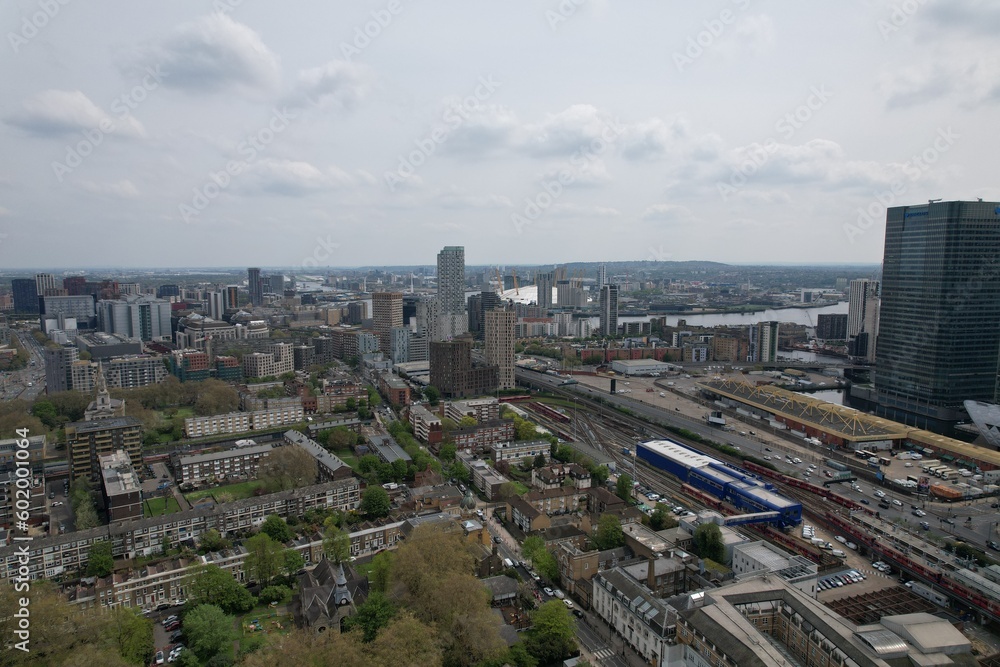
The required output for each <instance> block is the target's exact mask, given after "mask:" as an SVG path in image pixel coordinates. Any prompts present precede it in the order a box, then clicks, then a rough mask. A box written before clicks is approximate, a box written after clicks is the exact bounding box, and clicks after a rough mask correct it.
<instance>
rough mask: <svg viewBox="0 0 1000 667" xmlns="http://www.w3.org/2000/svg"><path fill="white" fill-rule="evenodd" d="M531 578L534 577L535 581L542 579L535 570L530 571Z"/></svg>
mask: <svg viewBox="0 0 1000 667" xmlns="http://www.w3.org/2000/svg"><path fill="white" fill-rule="evenodd" d="M531 578H532V579H534V580H535V581H541V580H542V578H541V577H539V576H538V574H537V573H535V572H532V573H531Z"/></svg>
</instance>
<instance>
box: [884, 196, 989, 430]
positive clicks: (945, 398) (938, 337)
mask: <svg viewBox="0 0 1000 667" xmlns="http://www.w3.org/2000/svg"><path fill="white" fill-rule="evenodd" d="M998 266H1000V203H997V202H982V201H979V202H968V201H951V202H932V203H929V204H922V205H919V206H898V207H893V208H890V209H889V210H888V211H887V212H886V227H885V256H884V259H883V266H882V299H881V305H880V307H879V316H878V318H879V321H878V346H877V350H876V352H875V355H876V364H875V366H876V367H875V390H876V394H877V401H878V408H877V410H876V412H877V413H878V414H880V415H883V416H887V417H889V418H891V419H896V420H897V421H901V422H904V423H906V424H909V425H913V426H917V427H920V428H927V429H930V430H934V431H938V432H948V431H949V430H950V427H951V426H952V425H953V424H954V422H956V421H958V420H960V419H962V418H964V414H963V413H962V409H963V405H962V404H963V401H966V400H978V401H995V400H996V394H997V357H998V355H997V349H998V346H1000V327H998V324H997V323H998V322H1000V272H998V270H997V267H998Z"/></svg>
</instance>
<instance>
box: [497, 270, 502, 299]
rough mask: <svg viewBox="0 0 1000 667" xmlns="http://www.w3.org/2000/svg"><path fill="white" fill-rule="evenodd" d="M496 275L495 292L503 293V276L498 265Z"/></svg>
mask: <svg viewBox="0 0 1000 667" xmlns="http://www.w3.org/2000/svg"><path fill="white" fill-rule="evenodd" d="M496 275H497V293H498V294H503V276H502V275H500V267H499V266H498V267H496Z"/></svg>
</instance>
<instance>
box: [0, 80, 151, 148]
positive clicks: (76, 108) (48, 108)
mask: <svg viewBox="0 0 1000 667" xmlns="http://www.w3.org/2000/svg"><path fill="white" fill-rule="evenodd" d="M21 106H22V109H21V110H20V111H18V112H15V113H14V114H13V115H11V116H8V117H7V118H6V119H4V122H6V123H8V124H9V125H14V126H16V127H20V128H21V129H23V130H27V131H28V132H31V133H32V134H35V135H39V136H60V135H67V134H73V133H77V132H79V131H81V130H97V131H99V132H100V133H101V135H102V138H103V135H104V134H117V135H119V136H126V137H141V136H144V135H145V129H144V128H143V126H142V124H141V123H139V121H137V120H136V119H135V118H133V117H132V116H130V115H129V116H126V117H125V118H115V117H112V116H110V115H108V114H107V113H105V112H104V111H103V110H101V108H100V107H98V106H97V105H96V104H94V103H93V102H92V101H91V99H90V98H89V97H87V96H86V95H85V94H84V93H83V92H82V91H80V90H53V89H49V90H44V91H42V92H40V93H37V94H35V95H32V96H31V97H29V98H27V99H25V100H24V101H23V102H22V103H21ZM108 128H111V129H110V130H109V129H108Z"/></svg>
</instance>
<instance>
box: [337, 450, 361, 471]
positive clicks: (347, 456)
mask: <svg viewBox="0 0 1000 667" xmlns="http://www.w3.org/2000/svg"><path fill="white" fill-rule="evenodd" d="M333 455H334V456H336V457H337V458H338V459H340V460H341V461H343V462H344V463H346V464H347V465H349V466H351V467H352V468H354V469H355V470H357V468H358V457H357V456H355V455H354V454H351V450H349V449H345V450H343V451H340V452H333Z"/></svg>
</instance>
